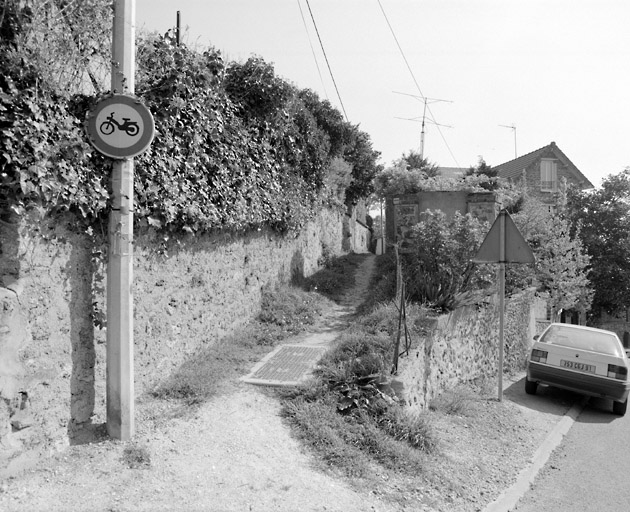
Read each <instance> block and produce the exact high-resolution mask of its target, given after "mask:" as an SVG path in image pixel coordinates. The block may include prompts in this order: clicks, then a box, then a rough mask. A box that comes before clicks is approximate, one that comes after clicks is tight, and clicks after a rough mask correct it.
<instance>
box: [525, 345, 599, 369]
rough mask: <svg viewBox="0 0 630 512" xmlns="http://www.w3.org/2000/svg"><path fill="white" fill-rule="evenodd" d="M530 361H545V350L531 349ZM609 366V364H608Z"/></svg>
mask: <svg viewBox="0 0 630 512" xmlns="http://www.w3.org/2000/svg"><path fill="white" fill-rule="evenodd" d="M531 360H532V361H536V362H537V363H546V362H547V351H545V350H537V349H534V350H532V356H531ZM609 368H610V366H609Z"/></svg>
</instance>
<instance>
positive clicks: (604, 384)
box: [525, 323, 630, 416]
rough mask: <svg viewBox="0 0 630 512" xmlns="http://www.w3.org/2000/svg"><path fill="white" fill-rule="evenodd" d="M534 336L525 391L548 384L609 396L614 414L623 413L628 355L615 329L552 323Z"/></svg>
mask: <svg viewBox="0 0 630 512" xmlns="http://www.w3.org/2000/svg"><path fill="white" fill-rule="evenodd" d="M534 340H535V341H534V345H533V346H532V351H531V353H530V355H529V358H528V360H527V377H526V379H525V391H526V392H527V393H528V394H530V395H533V394H535V393H536V389H537V388H538V384H547V385H549V386H554V387H557V388H563V389H568V390H571V391H575V392H576V393H581V394H583V395H588V396H596V397H603V398H608V399H610V400H612V401H613V412H614V413H615V414H619V415H621V416H623V415H624V414H625V413H626V409H627V407H628V393H629V392H630V380H629V376H628V368H629V367H630V359H628V353H626V351H625V349H624V347H623V345H622V343H621V341H619V337H618V336H617V335H616V334H615V333H614V332H611V331H605V330H603V329H595V328H592V327H584V326H580V325H572V324H559V323H554V324H551V325H550V326H549V327H547V328H546V329H545V330H544V331H543V333H542V334H541V335H540V336H534Z"/></svg>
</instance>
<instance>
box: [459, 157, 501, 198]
mask: <svg viewBox="0 0 630 512" xmlns="http://www.w3.org/2000/svg"><path fill="white" fill-rule="evenodd" d="M466 176H479V177H480V178H482V180H481V181H480V183H479V185H480V186H481V187H483V188H485V189H486V190H496V189H497V188H499V186H500V183H499V177H498V176H499V171H497V170H495V169H493V168H492V167H491V166H489V165H488V164H487V163H486V161H485V160H484V159H483V158H482V157H479V162H478V163H477V167H474V166H470V168H469V169H468V171H466Z"/></svg>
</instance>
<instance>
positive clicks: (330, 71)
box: [306, 0, 350, 122]
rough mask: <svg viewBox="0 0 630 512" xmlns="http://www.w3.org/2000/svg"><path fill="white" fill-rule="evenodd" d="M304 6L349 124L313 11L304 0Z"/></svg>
mask: <svg viewBox="0 0 630 512" xmlns="http://www.w3.org/2000/svg"><path fill="white" fill-rule="evenodd" d="M306 6H307V7H308V12H309V13H310V14H311V20H313V26H314V27H315V33H316V34H317V39H319V46H320V47H321V49H322V53H323V54H324V59H325V60H326V65H327V66H328V72H329V73H330V78H331V79H332V83H333V85H334V86H335V91H336V93H337V98H339V104H340V105H341V110H343V115H344V117H345V118H346V122H350V121H348V114H346V108H345V107H344V106H343V101H342V100H341V95H340V94H339V88H338V87H337V82H336V81H335V76H334V75H333V72H332V69H331V68H330V62H328V56H327V55H326V50H324V44H323V43H322V38H321V37H320V35H319V30H318V29H317V23H315V17H314V16H313V11H312V10H311V4H310V3H309V1H308V0H306Z"/></svg>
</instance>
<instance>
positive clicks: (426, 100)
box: [394, 91, 453, 158]
mask: <svg viewBox="0 0 630 512" xmlns="http://www.w3.org/2000/svg"><path fill="white" fill-rule="evenodd" d="M394 93H395V94H403V95H405V96H411V97H412V98H415V99H417V100H418V101H422V102H423V103H424V108H423V110H422V130H421V131H420V158H424V123H425V119H426V117H427V104H429V103H437V102H438V101H443V102H445V103H453V102H452V101H450V100H440V99H438V98H427V97H426V96H417V95H415V94H407V93H404V92H397V91H394ZM396 119H404V120H406V121H418V119H419V118H418V117H414V118H411V119H408V118H404V117H397V118H396ZM429 122H431V123H432V124H434V125H436V126H445V127H446V128H452V126H449V125H447V124H439V123H436V122H435V121H429Z"/></svg>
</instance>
